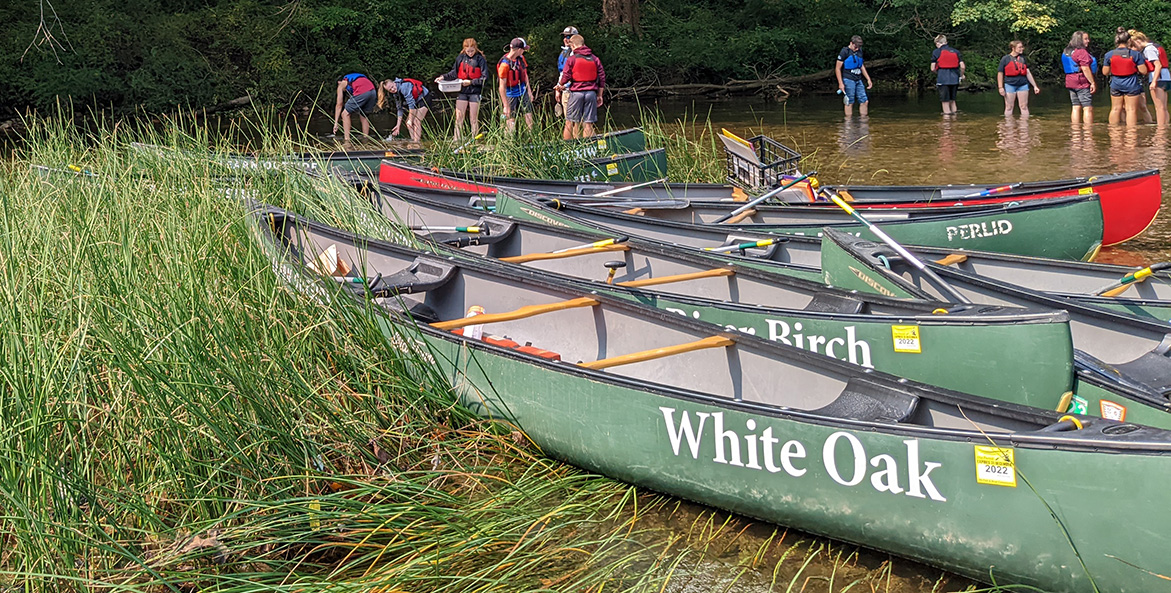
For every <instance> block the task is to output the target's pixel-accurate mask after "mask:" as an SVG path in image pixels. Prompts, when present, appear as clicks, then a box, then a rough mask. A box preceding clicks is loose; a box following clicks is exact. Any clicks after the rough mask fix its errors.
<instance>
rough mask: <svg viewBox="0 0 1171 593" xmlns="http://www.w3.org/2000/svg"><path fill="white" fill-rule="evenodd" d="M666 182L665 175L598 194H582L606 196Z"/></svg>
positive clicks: (592, 196) (596, 196)
mask: <svg viewBox="0 0 1171 593" xmlns="http://www.w3.org/2000/svg"><path fill="white" fill-rule="evenodd" d="M666 182H667V178H666V177H663V178H662V179H655V180H652V181H644V182H642V183H636V184H634V185H628V186H626V187H618V188H614V189H608V190H606V191H604V192H599V193H596V194H581V195H588V196H589V197H591V198H604V197H607V196H613V195H616V194H620V193H622V192H627V191H630V190H632V189H638V188H640V187H646V186H648V185H655V184H656V183H666Z"/></svg>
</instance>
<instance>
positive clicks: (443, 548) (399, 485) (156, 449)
mask: <svg viewBox="0 0 1171 593" xmlns="http://www.w3.org/2000/svg"><path fill="white" fill-rule="evenodd" d="M29 123H30V125H29V129H28V139H27V142H26V143H24V144H23V145H22V146H21V147H20V148H19V149H18V151H17V152H16V154H14V155H13V157H12V158H11V159H8V160H5V161H4V162H3V163H0V191H2V193H3V195H4V196H5V198H4V200H3V208H2V209H0V274H2V275H3V278H2V279H0V298H2V299H3V302H4V307H3V308H2V309H0V324H2V326H3V327H4V328H5V331H4V333H3V336H4V337H3V346H2V348H0V352H3V357H4V364H3V365H0V373H2V387H3V388H2V390H0V590H24V591H34V592H36V591H106V590H109V591H113V590H117V591H127V592H136V591H137V592H144V593H145V592H158V591H197V590H216V591H260V590H266V591H272V590H281V591H318V590H329V591H363V592H368V591H386V592H390V591H419V592H423V591H437V592H438V591H442V592H464V591H466V592H473V591H474V592H482V591H531V590H548V591H566V592H569V591H573V592H580V591H592V592H599V593H600V592H601V591H602V590H603V589H604V590H606V591H646V592H652V591H689V590H705V591H732V590H744V588H745V587H751V588H752V590H759V591H793V592H796V591H832V592H834V593H839V592H845V591H886V592H892V591H903V592H906V591H922V592H926V591H932V592H935V591H956V590H970V585H968V584H967V583H966V582H964V581H962V580H959V579H956V578H953V577H949V576H946V575H945V576H940V573H939V572H938V571H934V570H931V569H926V568H922V567H917V566H915V565H912V564H910V563H907V562H903V561H900V560H897V559H890V558H888V557H886V556H884V555H879V554H873V553H869V552H864V551H859V550H858V549H856V548H854V547H852V546H845V545H842V544H836V543H831V542H826V541H824V540H820V539H817V538H814V537H812V536H808V535H803V534H799V533H795V532H788V531H786V530H784V529H780V528H776V527H774V526H768V525H760V524H754V523H751V522H750V521H748V520H747V519H744V518H739V517H734V516H729V515H726V514H724V513H715V512H712V511H710V510H703V509H698V508H695V507H692V506H690V505H686V504H682V503H679V502H677V501H672V500H670V499H667V498H664V497H660V496H657V495H654V494H653V493H648V492H644V491H641V490H637V489H635V488H632V487H629V486H627V485H624V484H621V483H618V482H614V481H612V480H609V479H605V478H602V477H599V476H595V475H591V474H588V473H586V472H583V471H580V470H578V469H575V468H572V467H569V466H566V465H564V464H561V463H558V462H555V461H552V460H549V459H547V458H545V457H543V456H542V455H541V452H540V451H539V450H538V449H537V448H536V447H534V446H533V445H532V444H531V443H529V442H528V441H527V440H526V439H525V438H524V435H523V434H522V433H520V432H519V431H517V430H515V429H514V428H513V427H510V426H508V425H505V424H490V423H485V422H483V421H480V420H477V419H476V418H474V417H473V416H472V415H470V414H469V413H468V412H467V411H466V410H464V409H462V408H460V407H459V406H457V405H455V404H454V398H453V397H452V395H451V393H450V391H449V387H448V385H447V383H446V381H445V378H444V377H439V376H435V375H434V373H432V372H429V369H428V367H427V366H426V365H425V364H422V361H420V360H419V359H417V358H415V357H413V356H411V355H409V354H404V353H403V352H402V351H401V350H399V349H396V348H395V347H394V346H393V344H390V343H388V342H387V340H386V339H384V337H383V335H382V334H381V333H380V331H379V330H378V328H377V327H376V325H375V324H374V323H373V322H372V319H371V318H370V317H369V313H368V312H367V311H364V310H360V309H358V308H355V307H353V306H347V305H345V304H344V303H340V302H338V303H332V304H331V303H323V302H317V301H313V300H310V299H306V298H304V297H303V296H302V295H299V294H297V293H295V292H293V291H291V290H289V289H288V288H286V286H285V285H284V284H283V283H282V281H281V280H280V279H279V278H278V276H277V275H276V274H274V273H273V270H272V267H271V265H270V264H269V261H268V259H267V258H266V257H265V255H264V254H263V253H262V252H261V251H260V249H259V247H258V246H257V244H256V242H255V241H254V240H253V238H252V235H251V231H250V227H249V226H248V224H247V218H246V217H245V205H244V202H243V201H242V200H241V198H245V197H247V198H250V199H257V200H264V201H267V202H270V203H274V204H277V205H281V206H285V207H287V208H290V209H293V210H296V211H301V212H308V213H311V214H313V215H314V216H317V217H319V218H322V219H324V220H326V221H327V222H331V223H333V224H338V225H341V226H346V227H350V228H356V230H365V231H366V232H382V233H391V232H394V229H388V228H387V227H385V226H384V225H378V224H373V223H371V221H372V218H371V217H372V216H374V211H373V210H371V209H370V206H369V205H368V204H367V203H365V202H363V201H361V200H359V199H357V197H356V196H355V194H354V193H353V192H352V191H350V190H349V189H347V188H345V187H343V186H342V185H340V184H337V183H330V182H328V181H325V182H322V181H313V180H310V179H309V178H307V177H304V176H302V175H300V174H297V173H295V172H289V174H279V173H278V174H272V175H267V176H265V177H262V178H255V179H251V180H242V179H235V178H229V177H225V176H224V175H225V173H224V171H223V168H222V167H221V166H219V165H217V164H215V162H214V159H213V158H212V156H211V155H210V154H209V153H208V152H207V150H208V148H209V146H210V147H213V148H214V149H215V150H217V151H218V150H227V148H226V147H225V146H224V145H223V144H221V142H220V140H219V139H218V138H216V137H212V136H211V135H210V134H209V133H208V132H207V131H206V130H205V129H203V128H200V127H198V126H192V125H189V124H186V123H180V122H171V123H168V124H165V125H163V126H161V127H160V128H157V129H156V130H157V131H150V130H131V129H129V128H128V127H125V126H123V127H120V126H114V125H102V124H99V125H97V126H96V128H95V129H92V130H90V131H88V132H82V131H80V130H78V129H77V128H75V127H73V126H72V125H71V124H69V123H68V122H67V121H65V120H52V121H45V120H32V121H30V122H29ZM688 125H692V124H688ZM694 125H695V126H697V127H698V128H700V129H702V128H703V127H704V126H703V125H702V124H699V123H696V124H694ZM698 137H701V138H702V137H703V134H699V135H698ZM133 141H141V142H147V143H151V144H159V145H163V146H165V147H167V150H164V151H142V150H134V149H132V148H131V147H130V143H131V142H133ZM651 141H652V142H660V141H661V138H657V137H654V138H652V139H651ZM257 142H258V144H260V145H263V146H264V147H265V150H266V151H271V152H270V153H271V154H283V153H288V152H291V151H293V150H294V149H295V148H297V147H295V146H293V145H292V143H291V142H290V141H289V140H288V139H287V137H281V136H268V137H265V138H259V139H257Z"/></svg>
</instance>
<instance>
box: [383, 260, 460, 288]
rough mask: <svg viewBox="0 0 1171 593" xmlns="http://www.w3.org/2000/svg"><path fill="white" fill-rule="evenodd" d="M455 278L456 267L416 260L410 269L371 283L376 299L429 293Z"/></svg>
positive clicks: (448, 264)
mask: <svg viewBox="0 0 1171 593" xmlns="http://www.w3.org/2000/svg"><path fill="white" fill-rule="evenodd" d="M454 276H455V265H453V264H451V263H449V262H445V261H442V260H435V259H431V258H422V257H419V258H415V261H414V262H412V263H411V265H410V267H408V268H407V269H405V270H400V271H398V272H395V273H394V274H391V275H389V276H380V277H378V278H377V279H376V280H375V281H374V282H371V283H370V292H371V294H373V295H374V296H375V297H379V298H386V297H391V296H395V295H399V294H412V293H416V292H427V291H428V290H434V289H436V288H439V287H440V286H443V285H444V284H447V283H448V282H449V281H450V280H451V279H452V278H453V277H454Z"/></svg>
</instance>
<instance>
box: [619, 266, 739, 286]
mask: <svg viewBox="0 0 1171 593" xmlns="http://www.w3.org/2000/svg"><path fill="white" fill-rule="evenodd" d="M735 274H736V271H735V270H730V269H728V268H713V269H711V270H704V271H702V272H691V273H688V274H675V275H673V276H660V277H658V278H644V279H642V280H630V281H627V282H619V283H618V286H625V287H627V288H642V287H644V286H658V285H660V284H671V283H672V282H686V281H688V280H699V279H701V278H718V277H720V276H734V275H735Z"/></svg>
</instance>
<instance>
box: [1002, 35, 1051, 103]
mask: <svg viewBox="0 0 1171 593" xmlns="http://www.w3.org/2000/svg"><path fill="white" fill-rule="evenodd" d="M1008 47H1009V54H1008V55H1007V56H1004V57H1003V58H1000V68H999V69H998V70H997V72H996V84H997V86H999V87H1000V94H1001V96H1003V97H1004V115H1005V117H1011V116H1012V112H1013V108H1014V106H1015V105H1016V104H1020V106H1021V117H1029V87H1030V86H1031V87H1033V92H1034V93H1040V92H1041V87H1039V86H1037V81H1035V80H1033V73H1032V72H1031V71H1030V70H1029V65H1028V63H1026V62H1025V56H1024V55H1022V54H1024V53H1025V44H1024V43H1021V42H1020V41H1015V40H1014V41H1011V42H1009V44H1008Z"/></svg>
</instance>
